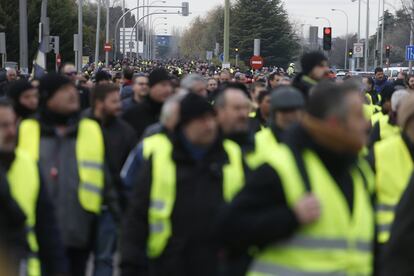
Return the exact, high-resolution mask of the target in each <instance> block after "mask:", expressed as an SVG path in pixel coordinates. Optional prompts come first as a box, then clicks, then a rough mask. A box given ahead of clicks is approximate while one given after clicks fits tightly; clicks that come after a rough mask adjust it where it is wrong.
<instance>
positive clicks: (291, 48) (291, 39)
mask: <svg viewBox="0 0 414 276" xmlns="http://www.w3.org/2000/svg"><path fill="white" fill-rule="evenodd" d="M223 25H224V9H223V7H222V6H219V7H216V8H214V9H213V10H211V11H210V12H209V13H208V15H207V16H206V17H205V18H200V17H198V18H196V19H195V20H194V21H193V23H192V25H191V27H190V28H189V29H188V30H187V31H186V32H185V33H184V35H183V37H182V40H181V51H182V54H183V55H184V56H186V57H190V58H201V59H204V58H205V52H206V51H211V50H213V49H214V48H215V43H216V42H217V43H219V44H220V45H223ZM255 38H260V39H261V55H262V56H263V57H264V59H265V63H266V64H267V65H277V66H286V65H287V64H288V63H290V62H292V61H293V60H295V58H296V56H297V54H298V50H299V44H298V39H297V37H296V35H295V33H294V31H293V28H292V25H291V24H290V22H289V20H288V16H287V13H286V11H285V9H284V7H283V5H282V4H281V1H280V0H237V1H235V4H234V5H233V6H232V7H231V12H230V49H231V50H230V55H231V56H232V57H234V55H235V52H234V49H235V48H238V49H239V54H240V58H241V60H242V61H244V62H246V63H248V62H249V59H250V57H251V56H252V55H253V40H254V39H255Z"/></svg>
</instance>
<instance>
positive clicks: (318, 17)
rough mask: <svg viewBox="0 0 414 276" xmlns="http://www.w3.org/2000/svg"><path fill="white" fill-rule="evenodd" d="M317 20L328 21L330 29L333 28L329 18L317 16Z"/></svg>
mask: <svg viewBox="0 0 414 276" xmlns="http://www.w3.org/2000/svg"><path fill="white" fill-rule="evenodd" d="M315 19H316V20H320V19H323V20H326V22H328V27H331V26H332V24H331V21H330V20H329V19H328V18H326V17H322V16H317V17H315Z"/></svg>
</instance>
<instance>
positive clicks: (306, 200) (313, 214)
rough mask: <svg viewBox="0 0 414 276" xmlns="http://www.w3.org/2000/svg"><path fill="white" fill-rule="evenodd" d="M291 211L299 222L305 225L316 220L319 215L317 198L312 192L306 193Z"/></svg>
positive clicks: (319, 209)
mask: <svg viewBox="0 0 414 276" xmlns="http://www.w3.org/2000/svg"><path fill="white" fill-rule="evenodd" d="M293 211H294V213H295V215H296V217H297V219H298V221H299V223H300V224H302V225H306V224H310V223H312V222H314V221H316V220H317V219H318V218H319V217H320V215H321V207H320V204H319V200H318V199H317V198H316V197H315V196H314V195H313V194H306V195H305V196H304V197H302V198H301V199H300V200H299V202H298V203H296V205H295V207H294V208H293Z"/></svg>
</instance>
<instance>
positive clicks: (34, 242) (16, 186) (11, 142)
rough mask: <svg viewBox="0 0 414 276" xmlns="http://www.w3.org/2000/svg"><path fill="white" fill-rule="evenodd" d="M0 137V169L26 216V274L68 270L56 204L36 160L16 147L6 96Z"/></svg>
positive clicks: (13, 118)
mask: <svg viewBox="0 0 414 276" xmlns="http://www.w3.org/2000/svg"><path fill="white" fill-rule="evenodd" d="M0 137H1V138H0V139H1V142H0V169H1V170H4V171H5V172H6V173H7V180H8V185H9V187H8V188H9V190H10V193H11V195H12V197H13V198H14V200H15V202H16V203H17V205H18V206H19V208H20V209H21V211H22V212H23V213H24V214H25V216H26V218H25V225H26V238H27V244H28V257H27V275H29V276H40V275H60V274H66V273H67V272H68V268H67V261H66V258H65V255H64V250H63V244H62V241H61V237H60V233H59V230H58V227H57V223H56V219H55V214H54V207H53V205H52V203H51V200H50V198H49V195H48V193H47V190H46V188H45V183H44V181H43V179H42V177H41V174H40V172H39V167H38V166H37V164H36V162H35V161H34V160H33V159H31V158H30V156H29V155H28V154H27V153H25V152H23V151H21V150H19V149H16V138H17V129H16V114H15V113H14V111H13V107H12V106H11V104H10V103H8V102H7V101H6V100H0ZM2 184H3V183H2ZM16 219H18V218H17V217H16ZM16 234H17V233H16ZM42 271H43V274H42Z"/></svg>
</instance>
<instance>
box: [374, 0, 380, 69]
mask: <svg viewBox="0 0 414 276" xmlns="http://www.w3.org/2000/svg"><path fill="white" fill-rule="evenodd" d="M380 10H381V0H378V24H377V35H376V43H375V54H374V67H377V66H378V55H377V53H379V32H380V26H381V25H380V20H381V17H380Z"/></svg>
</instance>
